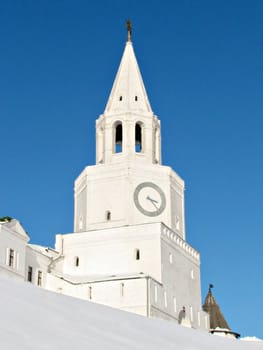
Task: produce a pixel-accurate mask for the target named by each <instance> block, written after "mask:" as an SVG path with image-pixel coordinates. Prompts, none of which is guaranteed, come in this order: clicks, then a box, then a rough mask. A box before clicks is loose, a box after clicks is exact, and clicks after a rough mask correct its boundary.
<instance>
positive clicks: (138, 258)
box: [135, 249, 141, 260]
mask: <svg viewBox="0 0 263 350" xmlns="http://www.w3.org/2000/svg"><path fill="white" fill-rule="evenodd" d="M140 258H141V256H140V249H135V259H136V260H140Z"/></svg>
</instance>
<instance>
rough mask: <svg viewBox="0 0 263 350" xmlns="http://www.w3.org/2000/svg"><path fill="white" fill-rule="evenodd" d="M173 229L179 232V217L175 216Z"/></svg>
mask: <svg viewBox="0 0 263 350" xmlns="http://www.w3.org/2000/svg"><path fill="white" fill-rule="evenodd" d="M175 228H176V230H180V219H179V216H176V218H175Z"/></svg>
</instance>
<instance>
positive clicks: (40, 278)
mask: <svg viewBox="0 0 263 350" xmlns="http://www.w3.org/2000/svg"><path fill="white" fill-rule="evenodd" d="M42 278H43V273H42V271H38V272H37V285H38V286H39V287H41V286H42V282H43V281H42Z"/></svg>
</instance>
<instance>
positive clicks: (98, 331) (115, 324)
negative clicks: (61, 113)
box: [0, 277, 263, 350]
mask: <svg viewBox="0 0 263 350" xmlns="http://www.w3.org/2000/svg"><path fill="white" fill-rule="evenodd" d="M0 291H1V292H0V310H1V321H0V348H1V349H8V350H17V349H20V350H31V349H32V350H33V349H34V350H36V349H40V350H42V349H49V350H55V349H56V350H58V349H63V350H69V349H73V348H76V349H78V350H82V349H83V350H84V349H85V350H89V349H92V350H102V349H103V350H105V349H107V350H113V349H114V350H124V349H125V350H154V349H158V350H159V349H160V350H162V349H167V350H169V349H175V350H176V349H180V350H201V349H202V350H211V349H213V350H222V349H224V350H230V349H231V350H232V349H233V350H235V349H236V350H256V349H263V342H259V341H253V340H252V341H249V342H248V341H240V340H233V339H224V338H221V337H217V336H215V335H210V334H207V333H205V332H202V331H197V330H193V329H189V328H185V327H183V326H180V325H177V324H176V323H174V322H168V321H162V320H157V319H147V318H145V317H142V316H138V315H134V314H131V313H127V312H123V311H120V310H115V309H112V308H109V307H106V306H103V305H99V304H95V303H92V302H89V301H83V300H80V299H75V298H71V297H67V296H64V295H60V294H56V293H52V292H49V291H46V290H43V289H41V288H38V287H35V286H32V285H31V284H29V283H26V282H19V281H15V280H11V279H6V278H3V277H0ZM250 340H251V339H250Z"/></svg>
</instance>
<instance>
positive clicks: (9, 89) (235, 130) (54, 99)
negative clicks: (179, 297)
mask: <svg viewBox="0 0 263 350" xmlns="http://www.w3.org/2000/svg"><path fill="white" fill-rule="evenodd" d="M262 15H263V2H262V1H260V0H258V1H254V0H250V1H249V0H239V1H234V0H229V1H225V0H221V1H217V0H215V1H205V0H204V1H202V0H201V1H190V0H189V1H186V0H185V1H165V0H163V1H146V0H140V1H129V2H128V1H127V2H124V1H119V0H116V1H78V0H77V1H56V0H52V1H51V0H47V1H44V2H34V1H27V0H25V1H9V2H4V1H1V2H0V31H1V36H0V47H1V54H0V123H1V124H0V130H1V133H0V150H1V165H0V169H1V171H0V179H1V183H2V186H1V192H0V216H4V215H9V216H12V217H15V218H17V219H18V220H20V221H21V222H22V224H23V226H24V227H25V229H26V230H27V231H28V233H29V235H30V237H31V242H32V243H39V244H43V245H50V246H53V244H54V235H55V234H56V233H67V232H72V229H73V182H74V180H75V178H76V177H77V176H78V175H79V173H80V172H81V170H82V169H83V168H84V167H85V166H86V165H92V164H94V162H95V120H96V118H98V116H99V115H100V114H101V113H103V111H104V108H105V105H106V101H107V98H108V95H109V92H110V89H111V86H112V83H113V79H114V77H115V74H116V70H117V68H118V65H119V62H120V58H121V55H122V52H123V49H124V45H125V40H126V30H125V20H126V19H127V18H128V17H129V18H130V19H131V21H132V24H133V44H134V48H135V53H136V55H137V59H138V62H139V65H140V68H141V72H142V75H143V79H144V83H145V86H146V90H147V93H148V96H149V99H150V102H151V105H152V109H153V110H154V112H155V114H157V115H158V117H159V118H160V119H161V122H162V153H163V164H165V165H170V166H172V167H173V169H174V170H175V171H176V172H177V173H178V174H179V175H180V176H181V177H182V178H183V179H184V180H185V182H186V193H185V195H186V230H187V231H186V234H187V240H188V242H189V243H190V244H192V245H193V246H194V247H195V248H196V249H198V250H199V251H200V253H201V260H202V265H201V273H202V290H203V292H202V294H203V298H204V297H205V294H206V292H207V289H208V284H209V283H213V284H214V286H215V289H214V295H215V297H216V299H217V301H218V303H219V304H220V307H221V310H222V311H223V313H224V315H225V317H226V319H227V321H228V323H229V325H230V327H231V328H232V329H233V330H234V331H236V332H240V333H241V334H242V335H243V336H245V335H256V336H258V337H261V338H263V330H262V329H263V328H262V325H263V313H262V310H263V301H262V299H263V298H262V295H263V272H262V271H263V258H262V257H263V253H262V246H263V238H262V235H263V215H262V206H263V205H262V198H263V185H262V178H263V176H262V175H263V137H262V134H263V118H262V75H263V74H262V58H263V50H262V49H263V29H262Z"/></svg>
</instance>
